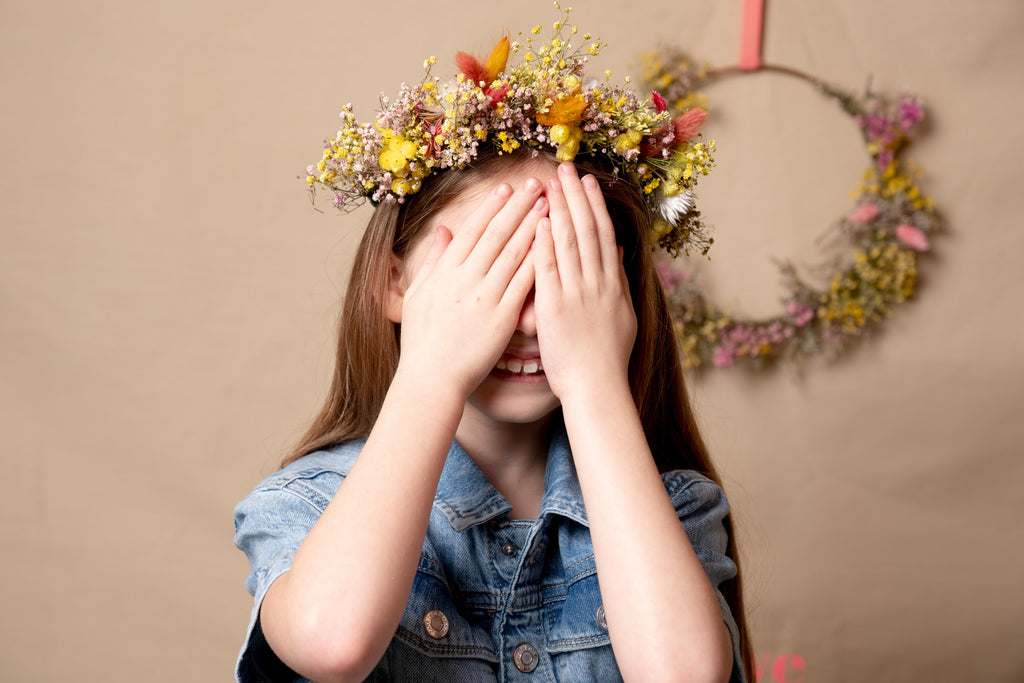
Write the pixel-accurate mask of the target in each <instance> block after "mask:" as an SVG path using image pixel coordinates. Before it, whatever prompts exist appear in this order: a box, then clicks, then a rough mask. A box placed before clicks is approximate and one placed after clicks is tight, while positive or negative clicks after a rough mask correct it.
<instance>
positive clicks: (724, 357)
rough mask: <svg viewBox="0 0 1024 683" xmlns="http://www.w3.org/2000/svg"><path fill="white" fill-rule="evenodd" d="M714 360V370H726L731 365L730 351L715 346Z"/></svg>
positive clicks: (731, 356) (731, 355)
mask: <svg viewBox="0 0 1024 683" xmlns="http://www.w3.org/2000/svg"><path fill="white" fill-rule="evenodd" d="M714 360H715V367H716V368H727V367H729V366H731V365H732V364H733V354H732V351H730V350H729V349H726V348H724V347H722V346H716V347H715V359H714Z"/></svg>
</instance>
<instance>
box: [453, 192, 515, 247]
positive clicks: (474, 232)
mask: <svg viewBox="0 0 1024 683" xmlns="http://www.w3.org/2000/svg"><path fill="white" fill-rule="evenodd" d="M512 194H513V192H512V186H511V185H509V184H508V183H499V184H498V185H496V186H495V187H494V189H492V190H491V191H490V192H487V193H485V194H484V196H483V197H482V198H481V199H480V200H479V204H478V206H477V207H476V209H474V210H473V211H472V212H471V213H470V214H469V216H468V217H467V218H466V219H465V220H464V221H462V222H461V223H460V225H459V226H458V230H457V231H456V232H455V236H454V237H453V238H452V244H451V247H450V248H449V249H448V250H447V254H448V255H449V258H451V259H453V260H454V261H455V262H456V263H462V262H464V261H465V260H466V259H467V258H468V257H469V255H470V254H471V253H472V252H473V249H474V247H476V245H477V242H479V241H480V238H481V237H482V236H483V234H484V232H485V231H486V230H487V226H488V225H489V224H490V223H491V221H492V220H493V219H494V217H495V216H497V215H498V213H499V212H500V211H501V209H502V208H504V206H505V204H506V203H508V201H509V198H511V197H512Z"/></svg>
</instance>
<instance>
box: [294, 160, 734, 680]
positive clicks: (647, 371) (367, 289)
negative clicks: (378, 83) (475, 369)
mask: <svg viewBox="0 0 1024 683" xmlns="http://www.w3.org/2000/svg"><path fill="white" fill-rule="evenodd" d="M525 160H531V161H533V160H536V161H540V162H547V163H551V164H554V163H556V162H555V159H554V157H553V156H552V155H551V154H550V153H545V152H536V151H533V150H529V151H520V152H517V153H514V154H498V153H496V152H495V151H494V150H493V149H492V148H490V147H482V148H481V149H480V152H479V155H478V157H477V159H476V161H475V162H474V163H473V164H472V165H471V166H470V167H468V168H466V169H464V170H461V171H446V172H444V173H442V174H440V175H438V176H435V177H432V178H428V179H426V180H425V181H424V182H423V187H422V189H421V190H420V191H419V192H418V193H416V194H414V195H411V196H410V197H408V199H407V201H406V202H405V203H404V204H396V203H394V202H390V203H383V204H381V205H380V206H378V207H377V210H376V212H375V213H374V214H373V217H372V218H371V219H370V222H369V225H368V226H367V228H366V232H365V233H364V235H363V239H362V241H361V242H360V244H359V249H358V251H357V252H356V259H355V263H354V264H353V266H352V276H351V278H350V279H349V283H348V289H347V291H346V293H345V302H344V306H343V308H342V312H341V320H340V328H339V332H338V348H337V360H336V365H335V369H334V376H333V378H332V381H331V388H330V391H329V393H328V395H327V398H326V400H325V401H324V405H323V407H322V408H321V409H320V413H319V414H318V415H317V416H316V418H315V419H314V420H313V423H312V424H311V425H310V427H309V429H308V431H307V432H306V434H305V435H304V436H303V437H302V439H301V440H300V441H299V443H298V444H297V445H296V447H295V448H294V449H293V450H292V452H291V453H290V454H289V455H288V456H287V457H286V458H285V459H284V461H283V463H282V465H286V464H288V463H290V462H293V461H294V460H296V459H298V458H300V457H302V456H303V455H305V454H307V453H311V452H312V451H315V450H318V449H321V448H326V447H329V446H333V445H336V444H339V443H342V442H344V441H348V440H351V439H358V438H364V437H366V436H367V435H369V433H370V430H371V429H372V428H373V424H374V422H376V420H377V415H378V413H379V412H380V409H381V406H382V405H383V402H384V397H385V395H386V393H387V390H388V387H389V386H390V384H391V380H392V378H393V377H394V372H395V368H396V367H397V365H398V353H399V336H398V335H399V330H398V326H397V325H395V324H394V323H392V322H391V321H390V320H388V318H387V316H386V314H385V295H386V292H387V288H388V283H389V278H390V269H391V262H392V259H391V255H392V254H394V255H395V256H397V257H398V258H399V259H401V258H404V257H405V256H406V254H407V253H408V251H409V249H410V248H411V247H412V245H414V244H415V243H416V242H417V241H418V240H419V239H420V237H422V236H423V234H424V231H425V228H426V227H427V225H428V224H429V222H430V218H431V217H433V216H434V214H436V213H437V212H438V211H440V210H441V209H442V208H443V207H444V206H445V205H446V204H448V203H449V202H450V201H452V200H453V199H455V198H456V197H459V196H460V195H462V194H464V193H466V192H467V191H469V190H470V189H471V188H472V187H473V186H475V185H476V184H477V183H478V182H480V181H482V180H486V179H487V178H489V177H492V176H493V175H495V174H496V173H499V172H501V171H503V170H506V169H508V168H509V167H510V166H512V165H514V164H517V163H523V162H524V161H525ZM576 166H577V167H578V168H579V170H580V172H581V173H591V174H593V175H594V176H595V177H596V178H597V179H598V181H599V183H600V185H601V190H602V192H603V193H604V197H605V203H606V204H607V206H608V211H609V213H610V214H611V217H612V220H613V222H614V223H615V225H616V233H617V234H616V237H617V239H618V242H619V245H621V246H622V248H623V261H624V263H625V268H626V274H627V277H628V280H629V290H630V295H631V297H632V299H633V308H634V310H635V311H636V317H637V335H636V340H635V342H634V344H633V352H632V355H631V357H630V362H629V380H630V387H631V389H632V393H633V400H634V401H635V402H636V406H637V411H638V412H639V415H640V420H641V423H642V424H643V426H644V431H645V433H646V435H647V441H648V444H649V445H650V448H651V452H652V453H653V455H654V459H655V462H656V463H657V465H658V469H659V470H661V471H662V472H667V471H671V470H675V469H688V470H695V471H697V472H700V473H701V474H703V475H705V476H707V477H709V478H710V479H712V480H714V481H715V482H718V483H719V484H721V480H720V478H719V476H718V473H717V472H716V470H715V467H714V465H713V464H712V462H711V458H710V457H709V455H708V452H707V448H706V446H705V445H704V440H703V439H702V438H701V436H700V432H699V431H698V429H697V424H696V422H695V420H694V417H693V412H692V410H691V409H690V403H689V399H688V398H687V393H686V388H685V385H684V383H683V373H682V367H681V365H680V363H679V357H678V353H677V349H676V341H675V334H674V332H673V327H672V320H671V318H670V316H669V312H668V306H667V303H666V301H665V294H664V290H663V289H662V287H661V284H660V282H659V281H658V276H657V272H656V270H655V268H654V262H653V253H652V249H651V245H650V242H649V239H648V235H649V233H650V220H651V219H650V215H649V213H648V209H647V207H646V202H645V200H644V196H643V190H642V189H641V188H640V187H639V186H638V185H637V184H636V183H635V182H633V181H632V180H631V179H629V178H627V177H622V176H617V175H616V174H615V173H614V172H613V169H611V168H609V166H608V164H607V162H606V161H605V160H604V159H603V158H599V157H582V156H580V157H577V159H576ZM724 523H725V527H726V531H728V533H729V543H728V547H727V550H726V553H727V554H728V555H729V557H730V558H731V559H732V560H733V562H735V563H736V570H737V574H736V577H735V578H733V579H731V580H729V581H726V582H725V583H723V584H722V586H721V587H720V589H721V591H722V594H723V596H724V597H725V599H726V602H728V603H729V607H730V608H731V610H732V613H733V617H734V618H735V619H736V624H737V626H738V627H739V632H740V652H741V654H742V656H743V665H744V668H745V669H746V670H747V672H752V671H753V670H754V669H753V655H752V650H751V647H750V639H749V634H748V630H747V626H746V619H745V612H744V608H743V591H742V581H741V578H740V573H739V557H738V555H737V549H736V538H735V534H734V532H733V525H732V516H731V515H729V516H727V517H726V518H725V520H724Z"/></svg>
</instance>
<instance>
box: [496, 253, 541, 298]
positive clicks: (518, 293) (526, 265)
mask: <svg viewBox="0 0 1024 683" xmlns="http://www.w3.org/2000/svg"><path fill="white" fill-rule="evenodd" d="M536 257H537V252H536V250H534V249H530V250H529V251H527V253H526V256H525V257H524V258H523V262H522V263H520V264H519V268H518V269H517V270H516V272H515V273H514V274H513V275H512V279H511V280H509V283H508V287H506V288H505V293H504V294H503V295H502V298H501V305H502V306H508V307H509V308H510V310H512V311H514V312H518V311H521V310H523V304H525V303H526V297H527V296H529V295H530V290H532V289H533V284H534V280H535V275H534V273H535V270H536Z"/></svg>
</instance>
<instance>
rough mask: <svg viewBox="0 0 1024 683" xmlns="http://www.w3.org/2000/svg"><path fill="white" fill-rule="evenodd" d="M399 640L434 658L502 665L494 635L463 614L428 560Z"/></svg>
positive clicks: (423, 561) (404, 616)
mask: <svg viewBox="0 0 1024 683" xmlns="http://www.w3.org/2000/svg"><path fill="white" fill-rule="evenodd" d="M395 637H396V638H398V639H399V640H401V641H403V642H404V643H406V644H407V645H409V646H411V647H413V648H415V649H416V650H418V651H420V652H422V653H423V654H425V655H428V656H431V657H449V658H478V659H483V660H486V661H488V662H491V663H496V662H497V661H498V658H497V656H496V655H495V653H494V644H493V642H492V641H491V637H490V635H489V634H488V633H487V631H486V630H484V629H483V628H481V627H479V626H476V625H474V624H472V623H470V622H469V620H467V619H466V618H465V616H464V615H463V614H462V613H461V612H459V610H458V608H457V607H456V605H455V600H454V599H453V598H452V594H451V590H450V589H449V588H448V584H447V582H445V581H444V579H443V578H442V577H441V575H440V574H439V573H435V572H433V571H432V567H431V563H430V561H429V560H427V559H426V558H421V560H420V567H419V569H417V570H416V578H415V579H413V584H412V592H411V593H410V594H409V602H408V603H407V604H406V606H405V612H404V613H403V614H402V619H401V621H400V622H399V624H398V631H397V632H396V633H395Z"/></svg>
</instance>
